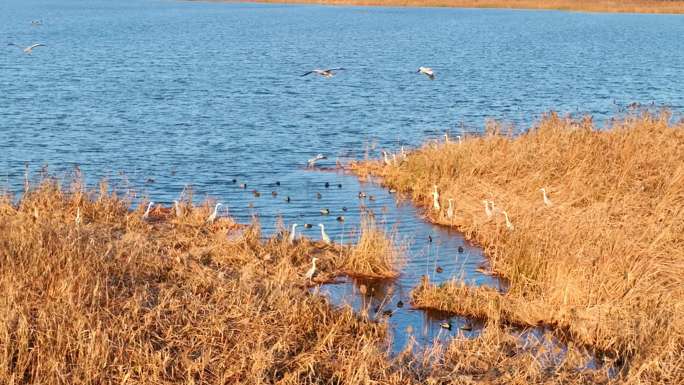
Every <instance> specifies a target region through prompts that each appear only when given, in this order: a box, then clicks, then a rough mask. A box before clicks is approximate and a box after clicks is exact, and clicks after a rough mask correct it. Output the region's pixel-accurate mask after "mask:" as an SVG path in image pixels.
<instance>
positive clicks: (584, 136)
mask: <svg viewBox="0 0 684 385" xmlns="http://www.w3.org/2000/svg"><path fill="white" fill-rule="evenodd" d="M669 122H670V115H669V114H667V113H661V114H658V115H651V114H642V115H639V116H629V117H626V118H624V119H622V120H619V121H613V123H612V126H611V127H610V128H608V129H605V130H599V129H597V128H596V127H595V126H594V124H593V122H592V121H591V119H590V118H584V119H580V120H573V119H569V118H562V117H559V116H557V115H556V114H548V115H547V116H545V117H544V118H543V119H542V120H541V121H540V122H539V123H538V124H536V125H535V126H534V127H532V128H531V129H530V130H529V131H528V132H526V133H524V134H522V135H519V136H515V137H513V136H512V135H510V134H508V133H506V132H505V131H506V130H504V129H503V128H502V126H500V125H497V124H492V125H490V126H489V127H488V130H487V134H486V135H485V136H482V137H467V138H464V139H463V141H462V142H460V141H459V140H456V138H451V139H449V140H448V142H446V141H439V142H431V143H428V144H426V145H424V146H423V147H421V148H420V149H418V150H416V151H414V152H411V153H409V154H408V155H406V156H405V157H404V156H401V155H399V156H398V157H397V161H393V160H391V158H390V160H389V162H383V161H366V162H360V163H356V164H353V165H352V166H351V168H352V170H353V171H354V172H356V173H357V174H359V175H362V176H366V175H377V176H381V177H382V180H383V183H385V184H386V185H387V186H390V187H392V188H395V189H397V190H398V191H399V192H400V193H401V194H403V195H405V196H407V197H410V198H411V199H413V201H414V202H416V203H417V204H418V205H420V206H423V207H425V215H426V218H428V219H429V220H430V221H432V222H435V223H438V224H442V225H446V226H453V227H456V228H458V229H459V230H460V231H462V232H463V233H464V234H465V235H466V236H467V237H469V238H470V239H472V240H473V241H475V242H477V243H479V244H480V245H482V247H483V248H484V250H485V253H486V254H487V255H488V256H489V258H490V262H491V266H492V270H493V273H496V274H500V275H502V276H503V277H505V278H506V279H507V280H508V281H509V286H510V287H509V290H508V292H507V293H505V294H498V293H496V292H493V291H488V290H479V289H471V288H464V287H463V286H462V284H460V283H459V282H453V283H451V284H447V285H443V286H441V287H436V286H434V285H429V284H425V285H421V287H420V288H418V289H417V290H416V291H415V292H414V302H415V305H416V306H419V307H422V308H435V309H441V310H450V311H454V312H457V313H461V314H466V315H477V316H480V317H484V318H488V319H493V320H504V321H505V320H508V321H510V322H512V323H516V324H524V325H530V326H531V325H536V324H547V325H554V326H555V327H556V328H558V329H559V330H564V331H565V332H567V334H569V335H570V336H572V338H573V339H574V341H576V342H577V343H579V344H583V345H588V346H592V347H593V348H594V349H596V350H599V351H602V352H606V353H607V354H608V355H610V356H611V357H613V358H614V360H615V363H616V365H617V366H618V367H619V369H620V370H621V372H620V379H621V380H624V381H625V382H627V383H682V382H684V359H683V357H684V353H683V352H684V317H683V316H684V130H683V129H682V128H684V124H683V123H682V122H679V123H677V124H671V123H669ZM386 163H387V164H386ZM435 188H436V190H437V192H438V194H439V197H438V199H437V200H438V203H439V204H440V208H439V210H437V209H435V207H434V206H435V202H434V199H435V197H434V196H433V195H432V194H433V192H434V190H435ZM541 188H544V189H545V191H546V192H547V198H548V201H547V202H546V203H545V202H544V200H543V194H542V192H541V191H540V189H541ZM448 199H452V202H453V208H452V215H451V217H449V215H448V211H447V207H448V204H447V200H448ZM485 201H491V202H493V204H490V203H484V202H485ZM485 205H487V206H488V209H485ZM487 211H490V215H489V216H488V213H487ZM504 212H505V213H506V215H507V216H508V221H509V223H507V222H506V215H504Z"/></svg>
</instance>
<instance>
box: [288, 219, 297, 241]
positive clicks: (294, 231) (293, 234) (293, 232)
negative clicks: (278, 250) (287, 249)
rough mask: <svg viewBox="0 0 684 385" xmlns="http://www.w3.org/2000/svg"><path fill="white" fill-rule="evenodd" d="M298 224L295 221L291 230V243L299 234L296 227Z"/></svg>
mask: <svg viewBox="0 0 684 385" xmlns="http://www.w3.org/2000/svg"><path fill="white" fill-rule="evenodd" d="M297 226H298V225H297V224H296V223H294V224H293V225H292V230H291V231H290V244H293V243H294V241H295V237H296V236H297V233H296V229H297Z"/></svg>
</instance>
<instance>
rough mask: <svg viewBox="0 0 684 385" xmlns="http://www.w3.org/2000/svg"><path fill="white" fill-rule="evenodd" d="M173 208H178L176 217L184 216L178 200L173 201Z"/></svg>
mask: <svg viewBox="0 0 684 385" xmlns="http://www.w3.org/2000/svg"><path fill="white" fill-rule="evenodd" d="M173 208H174V209H175V210H176V218H180V217H182V216H183V210H182V209H181V207H180V205H179V204H178V201H173Z"/></svg>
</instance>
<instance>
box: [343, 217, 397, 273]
mask: <svg viewBox="0 0 684 385" xmlns="http://www.w3.org/2000/svg"><path fill="white" fill-rule="evenodd" d="M403 261H404V249H403V248H402V247H400V245H398V244H397V242H396V239H395V237H394V236H393V235H391V234H388V233H387V232H386V231H384V230H383V229H380V228H379V227H378V226H377V224H376V222H375V220H374V219H373V218H372V217H370V216H364V217H363V218H362V219H361V229H360V234H359V240H358V242H357V243H356V244H355V245H354V246H353V247H352V249H351V251H349V253H348V254H347V255H346V258H345V260H344V262H343V265H342V270H343V271H344V272H345V273H346V274H348V275H351V276H355V277H364V278H378V279H385V278H396V277H397V276H399V268H400V267H401V264H402V263H403Z"/></svg>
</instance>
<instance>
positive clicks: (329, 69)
mask: <svg viewBox="0 0 684 385" xmlns="http://www.w3.org/2000/svg"><path fill="white" fill-rule="evenodd" d="M345 69H346V68H342V67H339V68H328V69H327V70H325V72H331V71H344V70H345Z"/></svg>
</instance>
